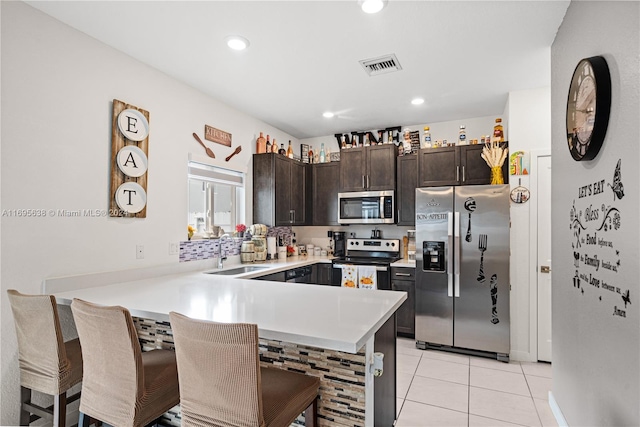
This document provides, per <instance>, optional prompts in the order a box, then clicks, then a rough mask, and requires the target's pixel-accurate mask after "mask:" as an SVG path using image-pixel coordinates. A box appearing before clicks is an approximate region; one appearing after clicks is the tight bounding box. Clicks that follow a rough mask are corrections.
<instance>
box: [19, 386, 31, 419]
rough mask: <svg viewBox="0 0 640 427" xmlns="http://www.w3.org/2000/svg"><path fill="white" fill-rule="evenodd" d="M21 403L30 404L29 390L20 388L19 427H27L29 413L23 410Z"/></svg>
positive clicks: (29, 417)
mask: <svg viewBox="0 0 640 427" xmlns="http://www.w3.org/2000/svg"><path fill="white" fill-rule="evenodd" d="M23 403H31V389H30V388H26V387H22V386H20V425H21V426H28V425H29V422H30V421H31V413H30V412H29V411H27V410H26V409H25V408H24V405H23Z"/></svg>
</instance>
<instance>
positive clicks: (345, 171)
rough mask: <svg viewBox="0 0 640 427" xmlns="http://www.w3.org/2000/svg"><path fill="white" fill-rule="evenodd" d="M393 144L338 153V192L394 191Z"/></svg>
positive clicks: (394, 163) (394, 149)
mask: <svg viewBox="0 0 640 427" xmlns="http://www.w3.org/2000/svg"><path fill="white" fill-rule="evenodd" d="M396 152H397V147H396V146H395V145H394V144H382V145H372V146H370V147H357V148H349V149H345V150H341V151H340V191H342V192H346V191H378V190H394V189H395V186H396V182H395V181H396Z"/></svg>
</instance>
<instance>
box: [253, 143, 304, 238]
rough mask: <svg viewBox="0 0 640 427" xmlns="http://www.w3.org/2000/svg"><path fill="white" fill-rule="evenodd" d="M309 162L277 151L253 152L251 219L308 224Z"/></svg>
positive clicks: (272, 222) (275, 223)
mask: <svg viewBox="0 0 640 427" xmlns="http://www.w3.org/2000/svg"><path fill="white" fill-rule="evenodd" d="M310 171H311V170H310V168H309V165H307V164H305V163H300V162H298V161H295V160H292V159H289V158H286V157H284V156H282V155H279V154H272V153H266V154H254V155H253V222H254V223H255V224H266V225H269V226H281V225H307V224H309V223H310V222H311V221H310V214H311V196H310V194H309V193H310V186H311V172H310Z"/></svg>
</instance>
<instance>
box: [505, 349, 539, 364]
mask: <svg viewBox="0 0 640 427" xmlns="http://www.w3.org/2000/svg"><path fill="white" fill-rule="evenodd" d="M509 359H511V360H514V361H518V362H537V361H538V358H537V357H536V356H535V355H533V354H531V353H529V352H526V351H513V350H512V351H511V352H510V353H509Z"/></svg>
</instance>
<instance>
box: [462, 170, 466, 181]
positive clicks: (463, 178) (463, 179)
mask: <svg viewBox="0 0 640 427" xmlns="http://www.w3.org/2000/svg"><path fill="white" fill-rule="evenodd" d="M465 181H466V179H465V177H464V166H462V182H465Z"/></svg>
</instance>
